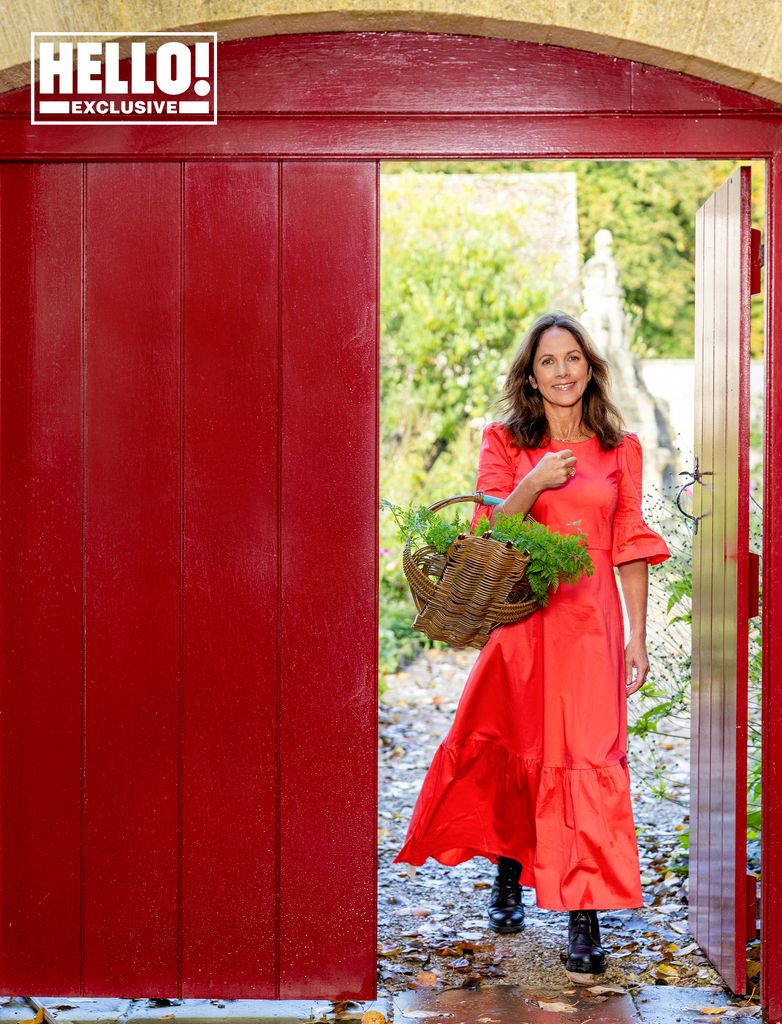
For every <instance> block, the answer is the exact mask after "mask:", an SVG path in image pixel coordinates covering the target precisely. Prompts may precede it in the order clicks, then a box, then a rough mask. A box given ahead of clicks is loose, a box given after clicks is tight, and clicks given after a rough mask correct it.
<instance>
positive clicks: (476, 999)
mask: <svg viewBox="0 0 782 1024" xmlns="http://www.w3.org/2000/svg"><path fill="white" fill-rule="evenodd" d="M601 987H605V986H599V985H596V986H594V987H593V988H591V989H585V988H579V989H576V988H575V987H573V988H569V989H564V990H563V989H558V990H553V991H552V990H550V989H546V988H541V989H538V988H535V989H532V988H529V987H527V986H524V985H493V986H492V987H491V988H481V989H476V990H475V991H472V992H467V991H464V990H463V989H446V990H444V991H442V992H402V993H400V994H399V995H397V996H396V997H395V998H394V1024H405V1022H412V1021H426V1022H427V1024H556V1022H557V1021H569V1022H572V1024H641V1017H640V1016H639V1015H638V1012H637V1011H636V1008H635V1006H634V1005H633V1000H632V999H631V997H630V995H629V994H628V993H626V992H624V993H622V992H610V993H605V992H601V991H600V989H601ZM666 1024H668V1022H666Z"/></svg>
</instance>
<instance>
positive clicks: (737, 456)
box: [689, 167, 751, 993]
mask: <svg viewBox="0 0 782 1024" xmlns="http://www.w3.org/2000/svg"><path fill="white" fill-rule="evenodd" d="M750 231H751V227H750V169H749V168H748V167H742V168H740V169H739V170H738V171H737V172H736V173H735V174H734V175H732V176H731V178H729V179H728V181H727V182H725V184H724V185H723V186H722V187H721V188H720V189H718V190H717V192H715V193H714V195H713V196H711V197H710V199H709V200H708V201H707V202H706V203H705V204H704V206H703V207H701V209H700V210H699V211H698V214H697V219H696V310H695V314H696V315H695V320H696V322H695V389H696V411H695V456H696V458H697V460H698V468H699V471H700V473H702V474H703V477H702V479H701V481H700V484H699V485H697V486H696V487H695V488H694V495H695V515H696V516H698V528H697V532H696V534H695V536H694V538H693V598H692V633H693V635H692V723H691V736H692V742H691V762H692V764H691V800H690V887H689V924H690V930H691V931H692V933H693V935H694V936H695V937H696V938H697V940H698V942H699V943H700V945H701V946H702V947H703V949H704V950H705V952H706V953H707V955H708V956H709V959H710V960H711V961H712V963H713V964H714V966H715V967H716V968H717V970H718V971H719V972H720V974H722V976H723V978H724V979H725V981H726V982H727V983H728V985H729V986H730V987H731V989H732V990H733V991H734V992H736V993H743V992H744V991H745V988H746V942H747V920H746V918H747V881H746V878H747V858H746V834H747V822H746V812H747V671H748V662H747V658H748V649H747V644H748V628H747V613H748V610H749V599H748V574H749V362H750V353H749V342H750V333H749V305H750V280H751V245H750Z"/></svg>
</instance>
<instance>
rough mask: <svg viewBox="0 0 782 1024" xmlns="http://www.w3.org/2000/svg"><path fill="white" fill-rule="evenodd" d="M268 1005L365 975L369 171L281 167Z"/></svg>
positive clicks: (372, 843)
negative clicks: (274, 783) (274, 863)
mask: <svg viewBox="0 0 782 1024" xmlns="http://www.w3.org/2000/svg"><path fill="white" fill-rule="evenodd" d="M282 195H283V215H282V216H283V221H282V241H283V268H282V330H283V362H282V408H281V410H280V415H281V428H282V494H281V500H282V564H283V579H282V588H283V589H282V606H283V608H284V618H283V621H282V625H281V636H280V657H281V661H280V672H281V693H280V699H281V706H280V722H281V725H280V729H281V732H280V740H281V762H280V812H281V820H280V831H281V835H280V858H281V859H280V872H281V875H280V922H281V933H280V997H281V998H286V999H287V998H307V997H311V996H316V995H319V994H320V995H322V994H323V993H324V992H328V993H330V995H331V996H332V997H333V998H360V999H361V998H364V999H365V998H373V996H374V991H375V983H376V982H375V978H376V956H375V947H376V935H377V930H376V868H377V865H376V858H377V853H376V845H377V844H376V839H377V835H376V829H377V816H376V811H377V808H376V787H377V760H376V750H377V742H376V732H377V557H378V553H377V517H378V500H377V452H378V440H377V439H378V408H377V388H378V385H377V373H378V354H377V336H378V328H377V316H378V308H377V298H376V297H377V290H378V289H377V205H376V197H377V167H376V165H375V164H374V163H371V162H368V163H360V162H359V163H350V164H346V163H344V162H343V163H339V162H333V163H328V162H326V163H318V162H311V163H297V162H286V163H284V165H283V179H282Z"/></svg>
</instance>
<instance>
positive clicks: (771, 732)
mask: <svg viewBox="0 0 782 1024" xmlns="http://www.w3.org/2000/svg"><path fill="white" fill-rule="evenodd" d="M767 167H768V177H767V184H766V241H765V265H766V305H765V338H766V352H765V366H766V394H765V423H764V430H763V438H764V448H765V451H764V459H763V651H762V656H763V693H762V707H763V717H762V730H763V735H762V750H763V767H762V772H763V776H762V787H763V801H762V806H761V837H762V842H761V850H760V852H761V868H760V876H761V877H760V921H761V929H760V939H761V943H760V955H761V967H760V997H761V1002H762V1005H763V1006H764V1008H765V1010H766V1013H767V1015H768V1020H769V1021H770V1022H778V1021H780V1020H782V961H781V960H780V957H779V950H780V949H782V799H780V794H782V688H780V686H779V679H780V678H782V665H780V664H779V658H780V652H782V605H780V603H779V601H778V596H777V595H779V594H782V545H780V543H779V538H780V536H782V532H780V531H782V465H780V460H779V457H778V453H779V452H780V451H782V350H780V347H779V346H780V345H782V271H781V270H780V268H782V154H779V153H778V154H776V155H775V156H774V157H773V159H771V160H769V161H768V164H767Z"/></svg>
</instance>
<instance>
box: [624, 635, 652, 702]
mask: <svg viewBox="0 0 782 1024" xmlns="http://www.w3.org/2000/svg"><path fill="white" fill-rule="evenodd" d="M633 669H635V679H633ZM648 672H649V658H648V656H647V653H646V640H644V639H643V638H642V637H638V638H637V639H636V638H635V637H631V638H630V640H629V641H628V644H627V647H625V681H626V688H625V689H626V693H627V696H628V697H629V696H630V694H631V693H635V692H636V690H640V689H641V687H642V686H643V685H644V683H645V682H646V676H647V674H648Z"/></svg>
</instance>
